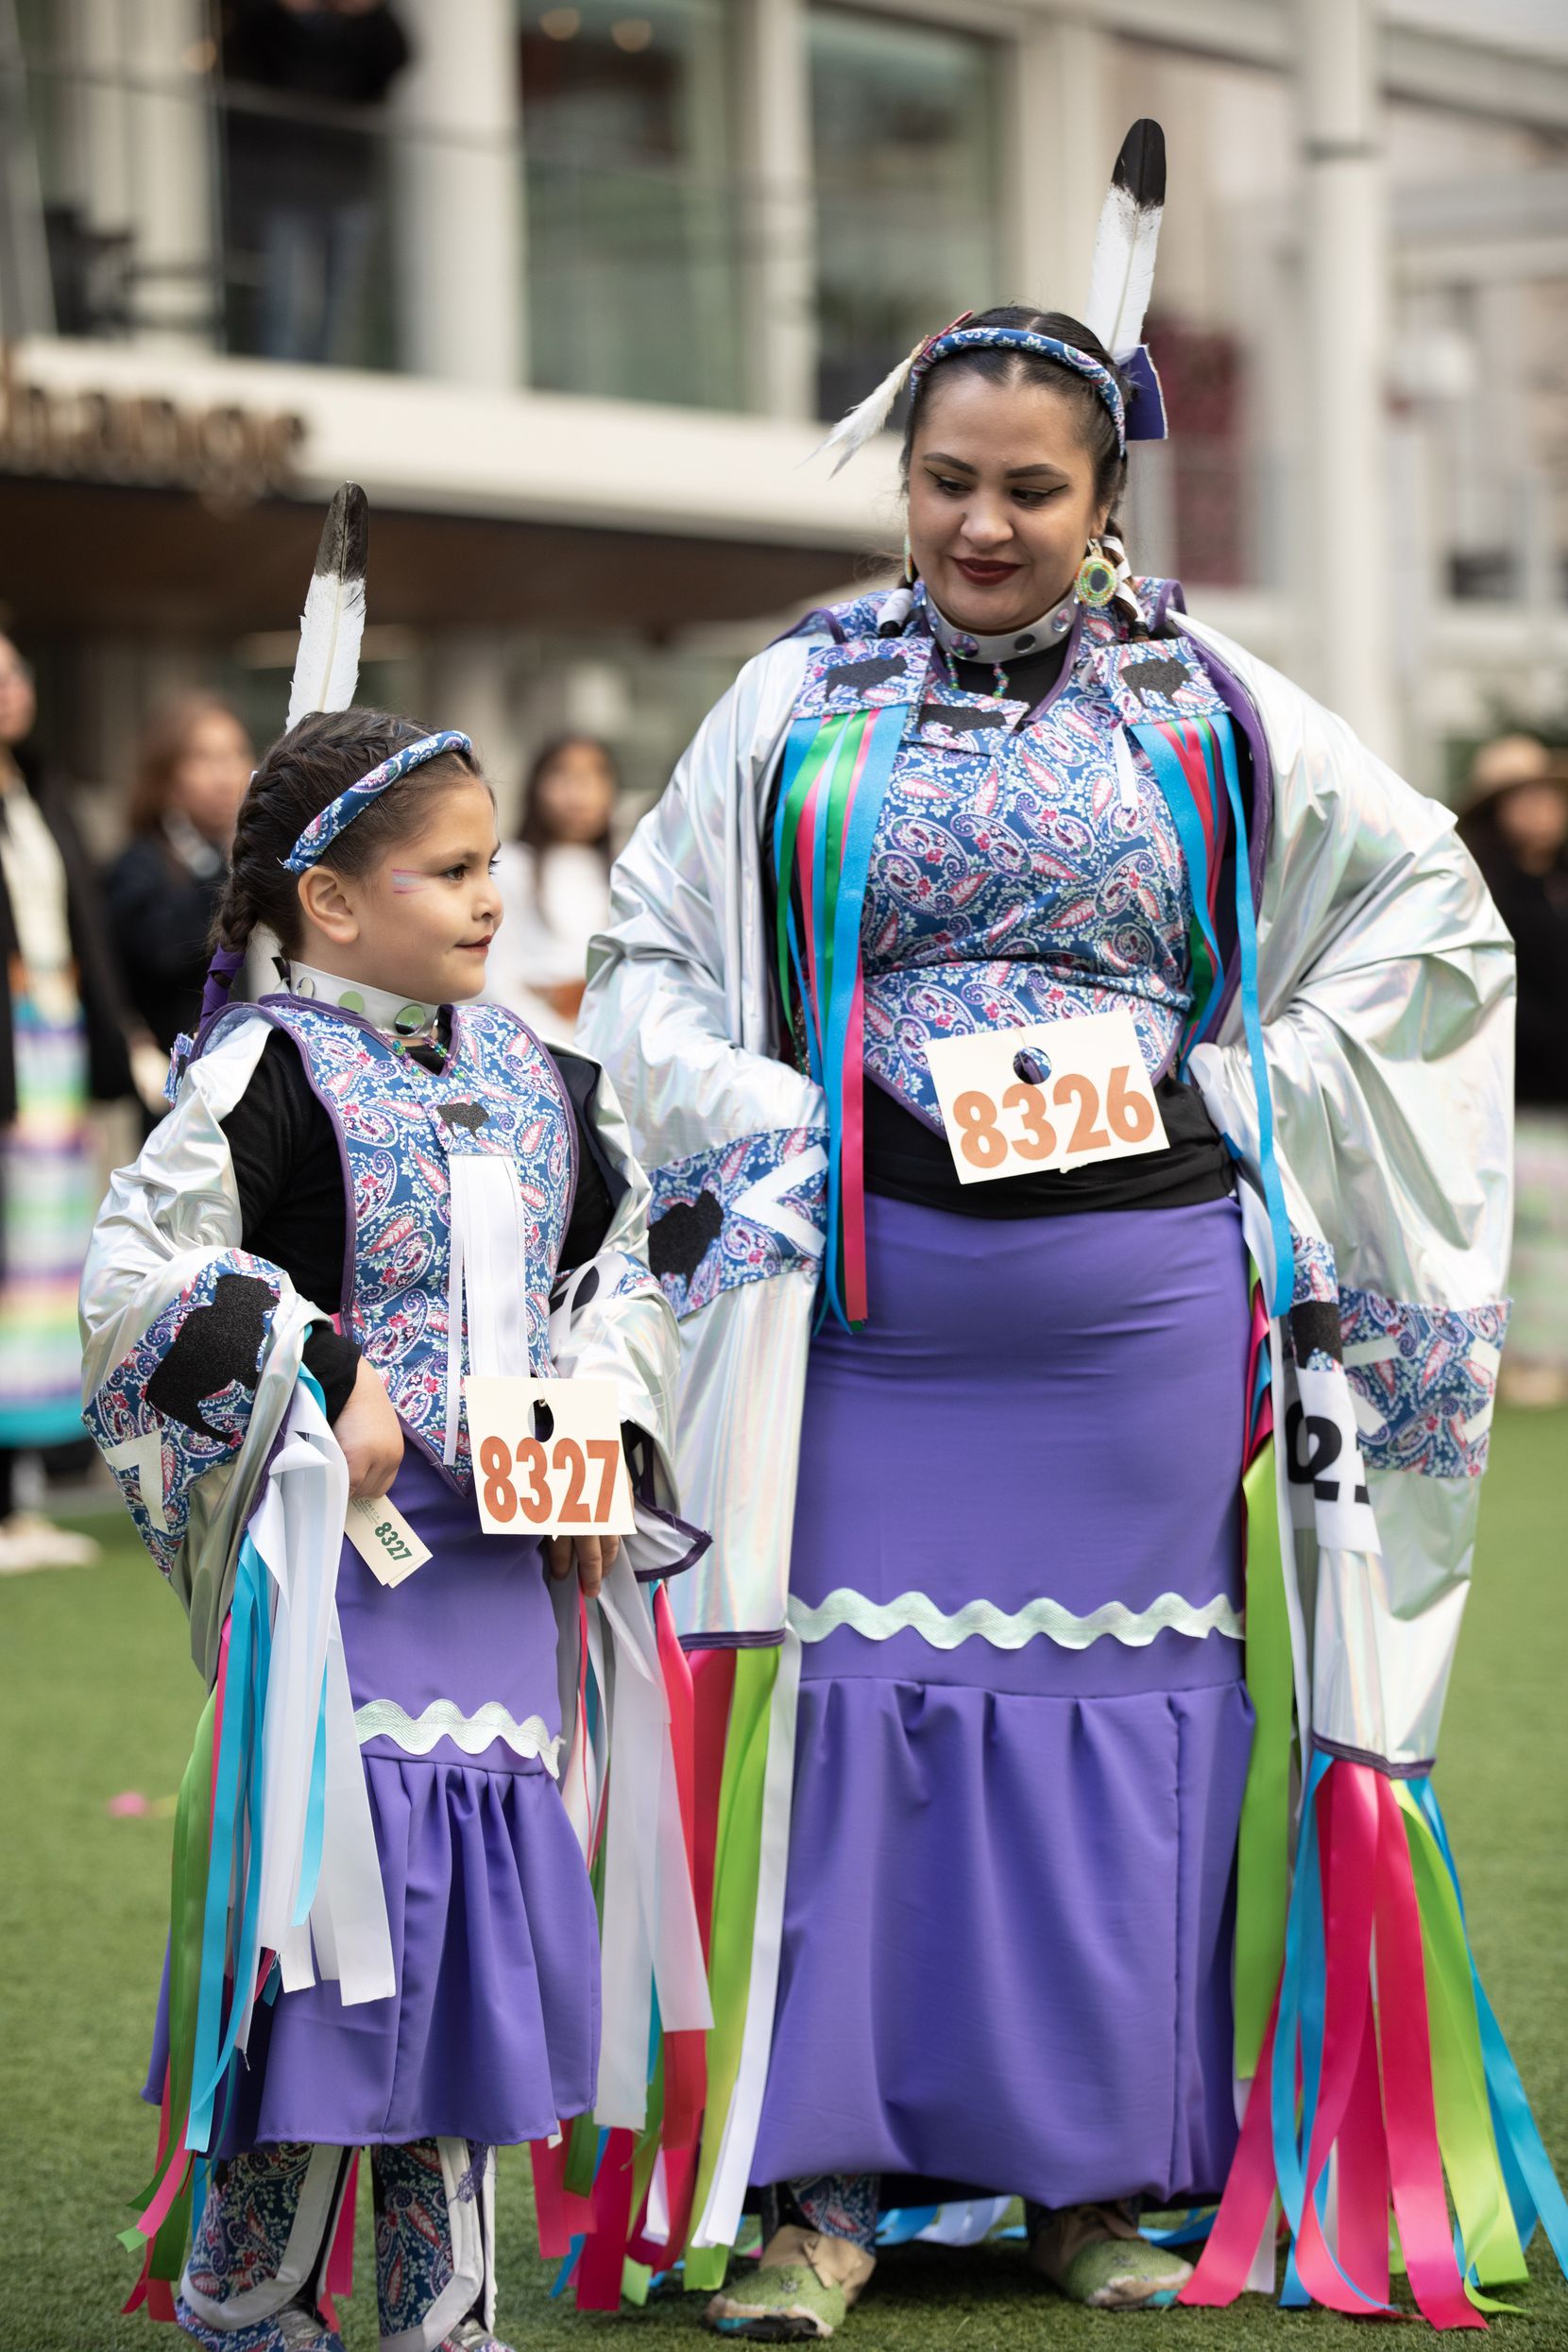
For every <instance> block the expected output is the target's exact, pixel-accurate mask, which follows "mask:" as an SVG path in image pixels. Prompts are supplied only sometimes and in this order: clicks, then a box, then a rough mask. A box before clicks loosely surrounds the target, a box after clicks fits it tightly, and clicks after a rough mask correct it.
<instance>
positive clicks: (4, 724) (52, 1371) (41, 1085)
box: [0, 637, 131, 1571]
mask: <svg viewBox="0 0 1568 2352" xmlns="http://www.w3.org/2000/svg"><path fill="white" fill-rule="evenodd" d="M35 712H36V703H35V699H34V694H33V681H32V673H31V672H30V670H29V669H28V667H27V665H26V662H25V661H24V660H23V658H22V656H21V655H20V654H19V653H18V652H17V650H16V647H15V646H14V645H13V644H12V643H11V641H10V639H9V638H4V637H0V1246H3V1257H0V1571H3V1570H14V1569H23V1568H46V1567H67V1566H73V1565H77V1564H81V1563H85V1562H86V1561H88V1560H90V1559H95V1558H96V1557H97V1549H98V1547H97V1545H96V1544H95V1543H94V1542H91V1541H90V1539H89V1538H87V1537H86V1536H79V1535H72V1534H70V1533H68V1532H67V1530H66V1529H64V1528H62V1527H56V1526H54V1525H51V1524H50V1522H49V1521H48V1520H46V1519H44V1518H43V1517H41V1516H40V1515H39V1514H38V1513H37V1512H34V1511H24V1510H18V1509H17V1508H16V1496H15V1491H14V1490H15V1471H16V1459H17V1456H18V1455H19V1454H22V1453H32V1454H38V1455H40V1456H42V1457H43V1460H44V1463H45V1468H46V1469H47V1468H49V1467H50V1466H51V1462H53V1464H54V1465H56V1466H58V1467H59V1468H60V1470H62V1471H64V1472H67V1473H70V1472H73V1471H75V1470H76V1469H77V1458H78V1456H79V1454H80V1451H81V1449H82V1447H83V1445H84V1440H83V1438H82V1425H81V1398H80V1378H81V1355H80V1347H79V1343H78V1338H77V1283H78V1281H79V1280H80V1277H81V1265H82V1259H83V1256H84V1255H85V1253H86V1249H87V1241H88V1236H89V1235H90V1234H91V1232H92V1230H93V1217H94V1210H95V1208H96V1206H97V1176H96V1167H95V1162H94V1149H93V1139H92V1133H91V1131H90V1128H89V1125H88V1120H87V1102H88V1098H89V1096H90V1095H91V1096H92V1097H94V1098H95V1099H99V1100H113V1099H119V1098H122V1097H124V1096H127V1095H128V1094H129V1093H130V1092H131V1078H130V1063H129V1057H128V1051H127V1046H126V1038H125V1032H124V1030H123V1028H122V1026H121V1001H122V999H121V991H120V984H119V981H118V978H117V975H116V974H115V972H114V969H113V966H112V962H111V955H110V950H109V946H108V939H107V933H106V927H105V922H104V916H103V912H102V909H101V907H100V905H99V902H98V895H97V890H96V886H95V884H94V878H93V873H92V869H91V867H90V865H89V863H88V861H87V859H86V856H85V855H84V853H83V850H82V847H81V844H80V843H79V841H78V839H77V830H76V827H75V825H74V823H73V822H72V818H71V812H70V810H69V808H68V806H67V805H66V799H65V794H64V793H63V791H62V790H61V789H60V786H59V785H58V784H57V783H55V782H53V781H52V780H50V779H48V778H46V777H45V776H44V775H43V774H42V772H41V770H40V768H39V765H38V763H37V761H36V760H35V759H34V758H32V757H31V755H30V754H29V752H28V751H27V749H26V739H27V737H28V736H29V735H30V734H31V732H32V726H33V719H34V716H35Z"/></svg>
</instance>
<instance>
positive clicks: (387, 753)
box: [203, 710, 479, 1014]
mask: <svg viewBox="0 0 1568 2352" xmlns="http://www.w3.org/2000/svg"><path fill="white" fill-rule="evenodd" d="M430 731H431V730H430V729H429V728H428V727H426V726H422V725H421V724H419V722H418V720H417V719H397V718H393V717H392V716H391V715H390V713H388V712H387V711H384V710H313V711H312V712H311V713H310V714H309V716H308V717H306V718H303V719H301V720H300V721H299V723H298V726H292V727H290V729H289V731H288V733H287V734H286V735H283V736H280V738H279V739H278V741H277V742H275V743H274V744H273V746H272V748H271V750H270V751H268V752H267V754H266V756H265V757H264V759H263V761H262V764H261V766H260V767H259V768H258V769H257V770H256V773H255V775H253V776H252V777H251V779H250V789H249V791H248V792H247V793H246V796H245V798H244V800H243V801H242V802H241V804H240V813H239V817H238V819H237V821H236V823H235V826H234V846H233V849H232V851H231V853H230V867H229V881H228V886H227V888H226V889H225V891H224V894H223V896H222V898H221V899H220V901H219V903H218V911H217V915H216V918H215V920H214V923H213V948H214V954H213V966H212V970H211V971H210V973H209V975H208V995H209V997H211V996H213V993H214V991H216V992H218V993H217V1002H218V1003H221V1002H222V1000H223V997H225V996H227V995H228V993H229V985H230V982H231V980H232V978H233V974H234V973H235V972H236V971H237V970H238V969H239V966H240V964H241V963H243V962H244V960H245V953H246V949H247V947H248V946H249V944H250V935H251V933H252V932H253V931H254V930H255V929H256V928H257V926H258V924H265V925H266V926H267V928H268V929H271V930H274V931H276V932H277V934H278V937H279V940H280V941H281V945H282V948H283V952H284V954H285V955H293V954H295V953H296V952H297V951H298V946H299V940H300V936H301V932H300V919H301V918H300V911H299V895H298V887H297V884H298V876H296V875H294V874H291V873H289V872H288V870H287V869H286V867H285V866H284V864H283V860H284V859H285V858H286V857H287V856H288V854H289V851H290V850H291V849H292V848H293V847H294V844H295V843H296V842H297V841H298V838H299V836H300V834H301V833H302V832H303V831H304V829H305V827H306V826H307V825H309V823H310V821H311V819H312V818H313V817H318V816H319V815H320V813H321V811H322V810H323V809H325V808H326V807H327V806H328V804H329V802H331V801H334V800H336V799H337V797H338V795H339V794H340V793H346V792H347V791H348V790H349V786H350V785H351V784H357V783H358V782H359V780H360V778H361V776H365V775H369V773H370V771H371V769H372V768H378V767H380V766H381V764H382V762H383V759H390V758H391V757H392V755H393V753H394V752H398V751H401V750H403V749H404V748H405V746H406V745H408V744H409V743H417V742H418V741H419V739H420V737H421V736H424V735H428V734H429V733H430ZM458 774H460V775H478V774H479V769H478V767H477V765H476V764H475V762H474V761H473V760H472V759H470V758H468V757H467V755H466V754H465V753H463V752H461V751H449V752H443V753H442V754H441V756H440V758H435V759H430V760H426V761H425V763H424V764H423V765H422V766H421V767H418V768H411V769H410V770H409V773H408V774H407V775H404V776H401V777H400V778H399V780H398V782H397V783H396V784H392V785H389V786H388V787H387V789H386V791H385V792H384V793H382V795H381V797H380V798H379V799H378V800H372V801H370V802H369V803H368V804H367V805H366V807H365V808H364V809H362V810H360V812H359V814H358V816H356V817H355V819H354V821H353V823H352V824H351V825H348V826H346V827H344V829H343V831H342V832H341V833H340V834H339V835H338V837H337V839H336V840H335V841H334V842H333V843H332V848H331V850H330V852H329V854H328V855H327V856H326V857H325V858H323V860H322V861H321V862H322V863H323V864H324V865H330V866H331V867H332V871H333V873H334V874H343V875H355V874H364V873H365V872H366V871H367V870H368V868H369V867H370V866H372V865H374V863H375V862H376V860H377V859H378V858H379V857H380V856H381V855H382V853H383V851H384V850H385V849H386V848H387V847H388V846H389V845H390V844H392V843H393V842H395V841H398V840H400V839H402V838H406V836H407V835H408V833H409V832H410V831H411V830H413V829H414V828H415V827H417V825H418V820H419V816H420V814H421V812H422V810H423V809H424V806H425V804H426V802H427V801H429V800H431V799H434V798H435V795H436V794H438V793H440V792H442V791H443V790H445V789H446V788H447V787H448V786H450V785H451V783H452V777H453V775H458ZM212 1009H213V1007H211V1006H209V1005H207V1004H206V1003H205V1002H204V1005H203V1013H204V1014H205V1013H207V1012H208V1011H210V1010H212Z"/></svg>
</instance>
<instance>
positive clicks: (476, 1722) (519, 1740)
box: [354, 1698, 561, 1781]
mask: <svg viewBox="0 0 1568 2352" xmlns="http://www.w3.org/2000/svg"><path fill="white" fill-rule="evenodd" d="M354 1728H355V1730H357V1731H358V1733H359V1744H360V1746H361V1747H364V1745H365V1743H366V1740H393V1741H395V1742H396V1743H397V1745H398V1747H401V1749H402V1750H403V1751H404V1753H405V1754H406V1755H410V1756H428V1755H429V1753H430V1751H431V1749H432V1748H433V1747H435V1743H436V1741H437V1740H452V1742H453V1743H454V1744H455V1745H456V1746H457V1747H460V1748H461V1749H462V1750H463V1752H464V1754H465V1755H466V1756H477V1755H479V1754H480V1753H481V1752H482V1751H483V1750H484V1749H485V1748H486V1747H494V1745H495V1743H496V1741H497V1740H500V1741H502V1742H503V1744H504V1746H506V1747H510V1748H511V1749H512V1750H513V1751H514V1752H515V1753H516V1754H517V1755H519V1756H537V1758H538V1760H539V1762H540V1763H541V1764H543V1766H544V1768H545V1770H546V1771H547V1772H548V1773H549V1775H550V1777H551V1779H552V1780H553V1781H554V1780H559V1778H560V1752H561V1740H560V1734H559V1733H557V1734H556V1735H555V1736H554V1738H552V1737H551V1732H550V1726H549V1725H548V1724H547V1723H546V1721H545V1719H544V1717H543V1716H542V1715H529V1716H528V1717H527V1718H526V1719H525V1720H524V1721H523V1722H521V1723H519V1722H518V1721H517V1720H516V1719H515V1717H513V1716H511V1715H509V1714H508V1713H507V1712H506V1710H505V1708H504V1707H503V1705H502V1703H501V1701H500V1699H499V1698H490V1699H486V1702H485V1704H484V1706H483V1707H481V1708H479V1709H478V1710H477V1712H476V1713H473V1714H471V1715H466V1714H465V1713H463V1710H462V1708H461V1707H459V1705H458V1704H457V1701H456V1700H455V1699H454V1698H433V1699H432V1700H431V1702H430V1705H429V1706H428V1707H427V1708H426V1709H425V1711H424V1713H423V1714H421V1715H411V1714H410V1713H409V1712H408V1710H407V1708H406V1707H403V1706H401V1704H400V1703H399V1701H398V1700H397V1699H395V1698H372V1699H367V1700H366V1703H365V1705H364V1706H363V1707H358V1708H356V1709H355V1711H354Z"/></svg>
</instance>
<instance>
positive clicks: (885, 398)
mask: <svg viewBox="0 0 1568 2352" xmlns="http://www.w3.org/2000/svg"><path fill="white" fill-rule="evenodd" d="M925 348H926V338H925V336H924V335H922V336H921V338H920V340H919V342H918V343H917V344H916V345H915V346H914V349H912V351H910V352H909V353H908V354H907V355H906V356H905V357H904V358H903V359H901V360H900V361H899V363H898V365H897V366H896V367H893V368H890V369H889V371H888V373H887V374H886V375H885V376H884V377H883V378H882V381H881V383H879V384H878V386H877V387H876V389H875V391H872V392H868V393H867V394H866V396H865V399H864V400H863V401H861V404H860V406H859V407H858V408H852V409H851V410H850V412H849V414H848V416H847V417H844V418H840V420H839V422H838V423H837V424H836V425H835V426H834V427H833V430H832V432H831V433H830V434H829V435H827V440H826V441H822V442H819V443H818V445H817V447H816V448H815V449H814V450H813V451H812V452H811V454H812V456H813V457H824V456H826V455H827V452H828V451H829V450H837V451H838V452H839V454H838V457H837V460H836V461H835V463H834V467H833V471H834V472H835V473H838V472H839V471H840V470H841V469H842V468H844V466H847V465H848V463H849V461H850V459H851V458H852V457H853V456H854V454H855V452H856V451H857V450H859V449H863V448H864V447H865V445H866V443H867V442H868V441H869V440H871V439H872V438H873V437H874V435H877V434H878V433H880V431H881V430H882V427H883V426H884V425H885V424H886V423H887V420H888V418H890V417H891V416H892V414H893V411H894V406H895V402H896V401H897V399H898V395H899V393H900V392H902V390H903V389H904V386H905V384H906V383H908V382H909V377H910V369H911V368H912V366H914V363H915V361H916V360H917V359H918V358H919V356H920V354H921V352H922V351H923V350H924V349H925Z"/></svg>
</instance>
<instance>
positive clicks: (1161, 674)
mask: <svg viewBox="0 0 1568 2352" xmlns="http://www.w3.org/2000/svg"><path fill="white" fill-rule="evenodd" d="M1191 675H1192V673H1191V672H1190V671H1189V670H1188V668H1187V666H1186V664H1185V661H1177V660H1176V659H1175V658H1174V657H1173V656H1171V655H1169V654H1157V655H1155V656H1154V657H1153V659H1152V660H1149V661H1135V662H1133V663H1132V664H1131V665H1130V666H1129V668H1127V669H1125V670H1124V671H1123V672H1122V673H1121V682H1122V684H1123V686H1130V687H1131V688H1132V690H1133V693H1134V694H1136V696H1137V697H1138V700H1139V701H1140V702H1141V703H1142V704H1143V705H1144V707H1145V708H1146V709H1147V707H1148V705H1149V698H1150V695H1151V694H1158V695H1159V696H1160V697H1161V699H1162V700H1164V701H1167V702H1168V701H1172V700H1173V699H1174V698H1175V695H1176V693H1177V691H1178V690H1179V689H1180V688H1182V687H1184V686H1186V685H1189V684H1190V683H1191Z"/></svg>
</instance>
